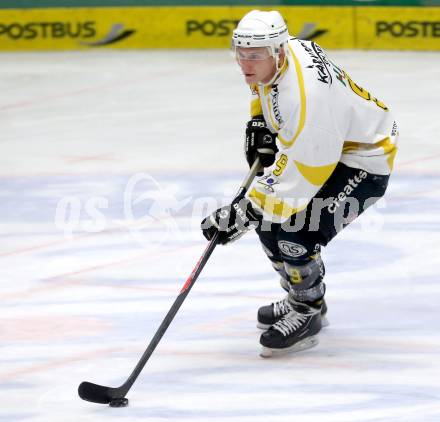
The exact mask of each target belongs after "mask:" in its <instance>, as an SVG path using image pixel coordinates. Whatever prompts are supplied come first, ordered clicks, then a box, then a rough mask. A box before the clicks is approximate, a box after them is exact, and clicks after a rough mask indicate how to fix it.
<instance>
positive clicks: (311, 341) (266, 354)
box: [260, 336, 319, 358]
mask: <svg viewBox="0 0 440 422" xmlns="http://www.w3.org/2000/svg"><path fill="white" fill-rule="evenodd" d="M318 343H319V340H318V337H317V336H312V337H309V338H306V339H304V340H302V341H299V342H298V343H295V344H294V345H293V346H290V347H286V348H285V349H271V348H269V347H264V346H263V349H262V350H261V352H260V356H261V357H262V358H271V357H277V356H283V355H286V354H288V353H296V352H301V351H303V350H307V349H311V348H312V347H314V346H316V345H317V344H318Z"/></svg>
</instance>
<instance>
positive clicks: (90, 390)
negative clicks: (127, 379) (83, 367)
mask: <svg viewBox="0 0 440 422" xmlns="http://www.w3.org/2000/svg"><path fill="white" fill-rule="evenodd" d="M111 390H112V389H111V388H109V387H105V386H103V385H99V384H93V383H91V382H87V381H84V382H82V383H81V384H80V385H79V387H78V395H79V396H80V397H81V398H82V399H83V400H87V401H91V402H93V403H103V404H107V403H110V401H111V400H112V399H113V397H111V396H110V394H111Z"/></svg>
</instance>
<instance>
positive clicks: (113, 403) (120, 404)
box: [109, 397, 128, 407]
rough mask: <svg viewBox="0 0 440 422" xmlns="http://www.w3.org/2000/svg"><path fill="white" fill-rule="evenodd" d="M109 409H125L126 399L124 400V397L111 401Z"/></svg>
mask: <svg viewBox="0 0 440 422" xmlns="http://www.w3.org/2000/svg"><path fill="white" fill-rule="evenodd" d="M109 406H110V407H127V406H128V399H126V398H125V397H124V398H122V399H113V400H112V401H111V402H110V403H109Z"/></svg>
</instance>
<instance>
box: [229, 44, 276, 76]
mask: <svg viewBox="0 0 440 422" xmlns="http://www.w3.org/2000/svg"><path fill="white" fill-rule="evenodd" d="M236 57H237V62H238V64H239V65H240V68H241V70H242V72H243V75H244V77H245V80H246V83H247V84H256V83H260V82H261V83H267V82H269V81H270V80H271V79H272V78H273V76H274V75H275V72H276V63H275V59H274V57H273V56H272V55H271V54H270V50H269V49H268V48H267V47H252V48H241V47H238V48H237V50H236Z"/></svg>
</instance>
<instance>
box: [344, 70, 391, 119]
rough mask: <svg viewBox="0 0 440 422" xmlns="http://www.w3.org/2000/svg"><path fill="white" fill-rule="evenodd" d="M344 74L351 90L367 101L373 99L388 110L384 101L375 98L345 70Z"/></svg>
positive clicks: (383, 108)
mask: <svg viewBox="0 0 440 422" xmlns="http://www.w3.org/2000/svg"><path fill="white" fill-rule="evenodd" d="M343 74H344V76H345V77H346V78H347V80H348V84H349V85H350V88H351V90H352V91H353V92H354V93H355V94H356V95H359V97H361V98H363V99H364V100H367V101H373V102H374V103H375V104H376V105H377V106H378V107H380V108H381V109H382V110H384V111H388V107H387V106H386V105H385V104H384V103H383V102H382V101H379V100H378V99H377V98H374V97H372V96H371V95H370V93H369V92H368V91H367V90H365V89H364V88H361V87H360V86H359V85H357V84H356V83H354V82H353V80H352V79H351V78H350V76H348V75H347V74H346V73H345V72H344V71H343Z"/></svg>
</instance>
